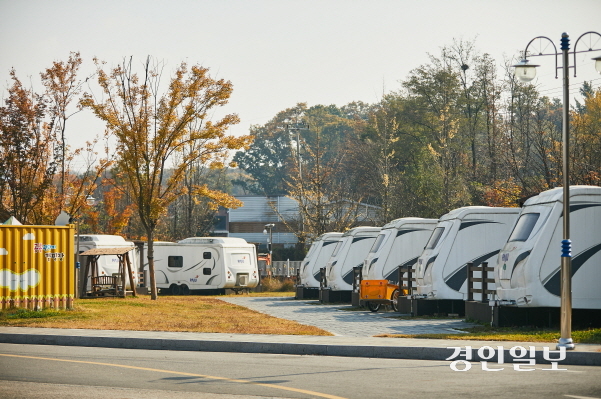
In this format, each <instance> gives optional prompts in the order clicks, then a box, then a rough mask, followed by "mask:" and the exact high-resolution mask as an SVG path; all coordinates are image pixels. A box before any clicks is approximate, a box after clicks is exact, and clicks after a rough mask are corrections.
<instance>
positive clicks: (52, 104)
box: [40, 52, 82, 209]
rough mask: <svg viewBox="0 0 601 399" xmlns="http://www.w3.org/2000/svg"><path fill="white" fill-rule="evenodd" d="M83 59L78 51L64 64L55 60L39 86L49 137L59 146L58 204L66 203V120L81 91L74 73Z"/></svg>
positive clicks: (73, 111) (72, 111) (80, 84)
mask: <svg viewBox="0 0 601 399" xmlns="http://www.w3.org/2000/svg"><path fill="white" fill-rule="evenodd" d="M81 63H82V59H81V56H80V54H79V53H78V52H72V53H71V54H70V55H69V59H68V60H67V62H63V61H54V62H53V63H52V67H50V68H46V70H45V71H44V72H42V73H41V74H40V75H41V78H42V83H43V84H44V86H45V87H46V98H47V99H48V103H49V114H50V122H49V128H50V130H51V131H52V132H51V134H52V135H53V136H54V137H56V139H57V141H58V142H59V145H58V147H57V158H58V162H59V163H60V183H59V187H58V188H59V194H60V195H61V196H62V197H63V198H60V199H59V203H60V204H59V205H60V208H61V209H62V206H63V204H64V202H65V198H64V197H65V176H66V173H67V165H66V163H67V157H68V148H67V138H66V134H65V133H66V130H67V121H68V120H69V118H70V117H71V116H72V115H73V114H75V113H77V112H78V110H70V105H71V104H72V103H76V102H77V100H78V98H77V96H78V95H79V94H80V92H81V86H82V82H81V80H78V77H77V73H78V71H79V67H80V66H81Z"/></svg>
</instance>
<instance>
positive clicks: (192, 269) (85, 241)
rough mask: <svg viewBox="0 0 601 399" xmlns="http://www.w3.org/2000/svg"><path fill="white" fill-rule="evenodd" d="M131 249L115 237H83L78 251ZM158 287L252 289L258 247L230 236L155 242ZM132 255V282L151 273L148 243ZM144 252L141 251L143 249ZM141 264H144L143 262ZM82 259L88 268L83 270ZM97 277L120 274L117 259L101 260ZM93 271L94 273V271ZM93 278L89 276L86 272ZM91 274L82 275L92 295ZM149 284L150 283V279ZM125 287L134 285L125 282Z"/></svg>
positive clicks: (183, 290) (169, 290) (176, 291)
mask: <svg viewBox="0 0 601 399" xmlns="http://www.w3.org/2000/svg"><path fill="white" fill-rule="evenodd" d="M130 247H131V248H132V250H133V249H134V247H135V245H134V243H133V242H131V241H126V240H124V239H123V237H120V236H116V235H92V234H90V235H81V236H80V237H79V251H80V253H82V252H85V251H87V250H90V249H97V248H103V249H106V248H130ZM153 247H154V263H155V277H156V286H157V288H158V289H159V290H161V292H163V293H171V294H175V295H187V294H189V293H190V292H191V291H196V290H198V291H201V290H202V291H207V290H224V289H228V288H229V289H232V290H234V291H241V290H244V289H250V288H254V287H256V286H257V285H258V283H259V271H258V267H257V254H256V247H255V245H253V244H249V243H247V242H246V240H244V239H241V238H232V237H192V238H186V239H184V240H181V241H179V242H164V241H158V242H154V243H153ZM142 248H143V251H144V252H143V254H142V253H140V252H141V251H140V250H139V249H137V250H133V251H132V252H131V254H132V255H131V256H130V259H131V262H132V265H133V268H134V270H135V273H134V280H135V281H134V284H133V286H136V285H138V284H139V283H140V281H139V276H140V275H141V276H144V275H147V274H148V260H147V259H146V256H145V254H147V253H148V245H147V244H146V243H145V244H144V245H143V247H142ZM140 249H141V248H140ZM140 260H142V262H140ZM85 262H86V260H84V265H83V266H84V268H83V270H86V268H85ZM97 266H98V267H97V270H94V271H93V273H94V274H95V276H114V275H116V274H118V272H119V258H118V257H117V256H116V255H103V256H100V257H98V260H97ZM91 272H92V271H91ZM88 274H90V273H88ZM90 277H92V276H91V275H88V276H82V278H83V280H82V283H84V284H85V287H86V290H87V291H88V292H91V291H92V289H93V287H91V286H90V282H91V281H92V279H91V278H90ZM145 282H146V283H148V282H149V279H148V278H146V279H145ZM127 285H128V286H130V287H131V286H132V284H131V283H130V282H129V279H128V280H127Z"/></svg>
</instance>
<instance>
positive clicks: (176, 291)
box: [169, 284, 181, 295]
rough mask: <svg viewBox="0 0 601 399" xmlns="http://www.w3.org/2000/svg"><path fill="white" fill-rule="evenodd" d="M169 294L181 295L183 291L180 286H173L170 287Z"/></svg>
mask: <svg viewBox="0 0 601 399" xmlns="http://www.w3.org/2000/svg"><path fill="white" fill-rule="evenodd" d="M169 293H170V294H171V295H181V291H180V288H179V285H177V284H171V285H170V286H169Z"/></svg>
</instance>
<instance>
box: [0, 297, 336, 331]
mask: <svg viewBox="0 0 601 399" xmlns="http://www.w3.org/2000/svg"><path fill="white" fill-rule="evenodd" d="M251 295H253V296H254V295H256V296H278V297H281V296H292V295H294V294H293V293H282V292H278V293H260V294H251ZM0 326H15V327H46V328H83V329H101V330H134V331H188V332H210V333H232V334H282V335H332V334H330V333H329V332H327V331H324V330H321V329H319V328H317V327H313V326H306V325H303V324H300V323H297V322H294V321H290V320H284V319H278V318H276V317H272V316H268V315H265V314H262V313H259V312H255V311H254V310H250V309H247V308H245V307H242V306H237V305H233V304H230V303H227V302H224V301H220V300H219V299H218V297H208V296H195V295H190V296H159V299H158V300H156V301H152V300H150V297H149V296H138V297H137V298H133V297H127V298H98V299H77V300H76V301H75V306H74V309H73V310H54V309H44V310H42V311H31V310H26V309H4V310H1V311H0Z"/></svg>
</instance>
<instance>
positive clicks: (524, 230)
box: [509, 213, 540, 242]
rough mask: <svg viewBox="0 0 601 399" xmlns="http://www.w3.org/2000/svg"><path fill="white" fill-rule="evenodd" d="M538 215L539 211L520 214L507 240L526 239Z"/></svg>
mask: <svg viewBox="0 0 601 399" xmlns="http://www.w3.org/2000/svg"><path fill="white" fill-rule="evenodd" d="M539 217H540V213H525V214H523V215H522V216H520V218H519V219H518V222H517V223H516V224H515V228H514V229H513V232H512V233H511V236H509V242H512V241H526V240H527V239H528V237H530V233H532V230H533V229H534V226H535V225H536V222H537V221H538V218H539Z"/></svg>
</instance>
